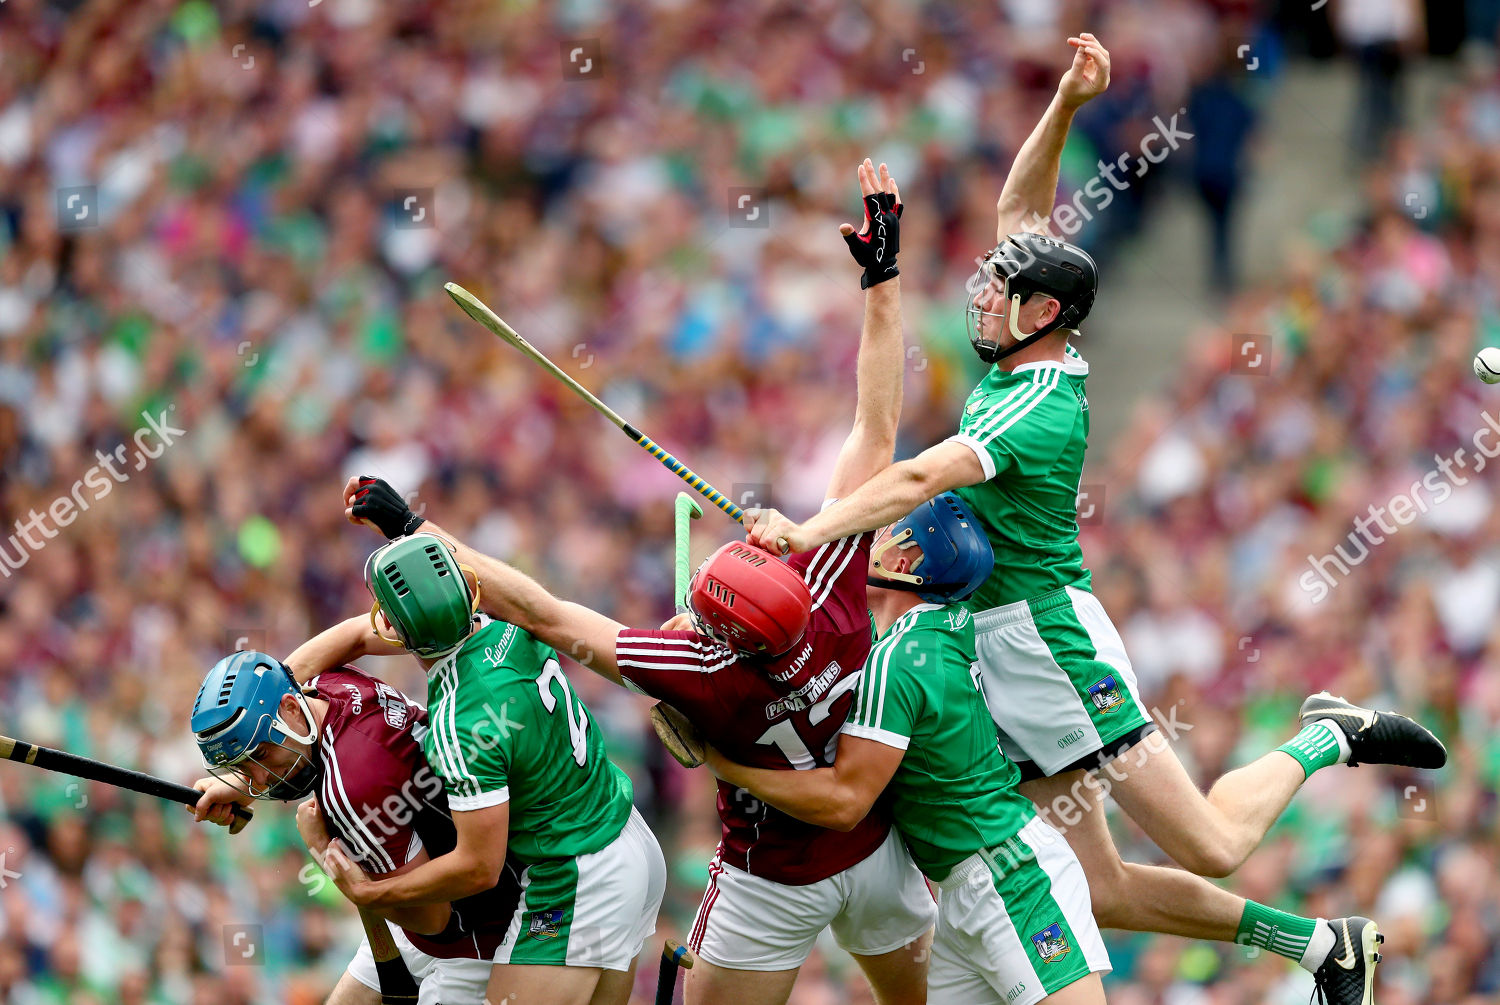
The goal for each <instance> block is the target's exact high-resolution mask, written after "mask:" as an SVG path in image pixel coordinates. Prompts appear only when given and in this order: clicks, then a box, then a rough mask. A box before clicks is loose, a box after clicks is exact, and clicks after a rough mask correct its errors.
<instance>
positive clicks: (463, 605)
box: [365, 534, 479, 659]
mask: <svg viewBox="0 0 1500 1005" xmlns="http://www.w3.org/2000/svg"><path fill="white" fill-rule="evenodd" d="M469 576H473V577H474V586H473V588H472V589H471V588H470V587H469V580H468V577H469ZM365 586H366V587H367V588H368V589H369V591H370V596H372V597H374V598H375V603H374V606H372V607H371V608H370V623H371V624H372V625H374V626H375V634H377V635H379V636H380V637H381V638H383V639H385V640H386V641H387V642H390V643H392V644H395V645H399V646H403V647H404V648H406V649H409V650H410V651H412V652H413V653H416V654H417V655H418V656H423V657H427V658H429V659H432V658H436V657H438V656H441V655H443V654H444V653H447V652H449V651H450V650H452V649H453V648H454V647H456V646H458V645H459V644H460V643H461V642H463V640H464V639H466V638H468V637H469V631H470V628H471V626H472V623H473V620H474V612H475V611H477V610H478V609H479V576H478V574H477V573H475V572H474V570H473V569H471V568H469V567H468V566H466V565H459V564H458V560H457V559H456V558H454V554H453V546H452V545H451V544H449V543H448V542H447V541H445V540H443V539H442V538H440V537H438V536H437V535H436V534H412V535H410V536H409V537H403V538H401V539H399V540H396V541H392V542H391V543H390V544H387V545H385V546H384V547H382V548H380V549H379V550H377V551H376V552H375V553H374V554H373V555H371V556H370V557H369V559H368V560H367V561H366V562H365ZM377 614H384V615H385V620H386V621H388V622H390V625H391V627H392V628H394V629H395V630H396V634H397V636H399V637H398V638H394V639H393V638H390V637H388V636H386V635H385V634H384V633H383V632H381V630H380V624H379V622H378V621H377V620H376V617H375V616H376V615H377Z"/></svg>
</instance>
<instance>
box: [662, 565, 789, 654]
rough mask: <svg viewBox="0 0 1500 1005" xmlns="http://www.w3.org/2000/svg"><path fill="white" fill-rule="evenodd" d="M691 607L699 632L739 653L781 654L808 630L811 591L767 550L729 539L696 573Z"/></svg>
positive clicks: (689, 600) (690, 590) (689, 596)
mask: <svg viewBox="0 0 1500 1005" xmlns="http://www.w3.org/2000/svg"><path fill="white" fill-rule="evenodd" d="M687 608H688V614H689V616H690V617H691V618H692V621H693V627H694V628H695V629H696V630H697V631H698V633H699V634H701V635H706V636H708V637H709V638H711V639H713V640H715V641H716V642H721V643H723V644H724V645H726V646H728V647H730V648H731V649H733V650H735V651H736V652H741V653H745V654H747V655H752V656H767V657H769V656H779V655H780V654H782V653H784V652H786V651H787V650H788V649H790V648H792V646H794V645H796V644H797V642H798V640H800V639H801V638H802V636H803V635H804V634H805V633H806V632H807V625H808V622H809V621H810V620H811V617H812V593H811V591H809V590H808V588H807V582H806V581H805V580H804V579H803V578H802V576H801V575H800V574H799V573H798V572H797V570H795V569H793V568H792V567H791V566H789V565H787V564H786V563H785V562H783V561H782V560H781V559H779V558H777V557H776V556H775V555H772V554H771V553H770V552H769V551H765V550H763V549H761V548H757V547H755V546H754V545H751V544H746V543H744V542H743V541H731V542H730V543H728V544H726V545H724V546H723V547H721V548H719V550H718V551H715V552H714V553H713V554H712V555H710V556H709V557H708V559H707V560H706V561H705V562H704V563H703V564H702V565H700V566H699V567H698V571H697V572H695V573H693V578H692V581H691V582H690V583H689V584H688V593H687Z"/></svg>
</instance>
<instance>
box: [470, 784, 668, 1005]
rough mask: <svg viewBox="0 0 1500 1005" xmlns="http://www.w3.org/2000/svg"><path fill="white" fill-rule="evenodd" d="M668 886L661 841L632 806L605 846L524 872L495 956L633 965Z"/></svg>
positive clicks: (509, 960)
mask: <svg viewBox="0 0 1500 1005" xmlns="http://www.w3.org/2000/svg"><path fill="white" fill-rule="evenodd" d="M666 889H667V863H666V860H665V859H663V858H662V854H661V845H659V844H657V843H656V835H654V834H652V833H651V828H649V827H647V826H646V821H644V820H642V819H641V815H640V813H638V812H636V810H635V809H634V808H632V809H631V811H630V819H628V820H627V821H625V827H624V829H623V830H621V831H620V836H619V837H617V838H615V839H614V840H613V841H611V842H610V843H609V844H607V845H605V846H604V847H603V848H601V849H599V850H598V851H596V852H591V853H590V854H588V855H579V856H578V857H577V858H565V859H551V860H548V861H546V862H542V863H538V864H537V865H533V866H528V867H527V868H526V869H525V870H524V871H522V873H521V901H520V903H519V904H518V905H517V906H516V913H515V914H514V915H512V916H511V919H510V926H509V927H508V928H507V929H506V932H505V941H504V942H503V943H501V945H500V948H499V949H498V950H497V951H496V952H495V963H496V965H499V964H505V963H516V964H535V965H542V966H568V967H600V968H602V969H604V970H629V969H630V965H631V964H632V963H634V962H635V958H636V957H637V956H639V955H640V954H641V948H642V947H643V946H644V945H645V944H646V940H647V939H649V938H650V937H651V935H652V933H654V932H655V931H656V915H657V913H658V912H659V911H660V910H661V898H662V895H663V894H664V893H665V892H666ZM443 1005H448V1003H447V1002H446V1001H445V1002H444V1003H443Z"/></svg>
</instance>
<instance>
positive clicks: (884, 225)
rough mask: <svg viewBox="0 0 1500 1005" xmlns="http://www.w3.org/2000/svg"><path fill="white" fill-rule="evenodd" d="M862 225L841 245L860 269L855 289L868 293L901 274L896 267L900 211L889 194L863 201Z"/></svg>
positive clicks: (898, 248) (900, 208) (881, 193)
mask: <svg viewBox="0 0 1500 1005" xmlns="http://www.w3.org/2000/svg"><path fill="white" fill-rule="evenodd" d="M864 202H865V225H864V227H863V228H862V229H861V230H860V231H859V232H858V233H852V234H845V235H844V243H845V244H847V245H849V253H850V254H851V255H853V256H854V260H855V261H856V262H858V263H859V264H860V265H862V266H864V269H865V274H864V275H863V276H861V277H860V279H859V288H860V289H862V290H868V289H869V288H870V287H872V286H874V285H876V284H877V283H883V282H885V281H886V280H887V279H893V278H895V277H896V276H899V275H900V274H901V271H900V270H899V269H897V268H896V252H898V251H900V250H901V210H902V208H903V207H902V205H901V204H900V203H899V202H897V201H896V196H895V194H894V193H892V192H875V193H873V194H871V195H867V196H865V198H864Z"/></svg>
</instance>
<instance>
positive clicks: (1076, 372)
mask: <svg viewBox="0 0 1500 1005" xmlns="http://www.w3.org/2000/svg"><path fill="white" fill-rule="evenodd" d="M1049 368H1057V369H1061V370H1062V372H1063V373H1066V374H1068V375H1070V376H1074V377H1086V376H1088V372H1089V364H1088V361H1087V360H1085V359H1084V358H1083V357H1082V356H1080V355H1078V354H1077V353H1069V354H1068V355H1067V356H1066V357H1065V358H1064V359H1063V360H1062V361H1061V362H1057V361H1055V360H1041V361H1039V362H1036V363H1022V364H1021V365H1020V366H1018V367H1015V368H1014V369H1012V370H1011V371H1010V372H1011V373H1013V374H1021V373H1027V372H1029V371H1031V370H1046V369H1049Z"/></svg>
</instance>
